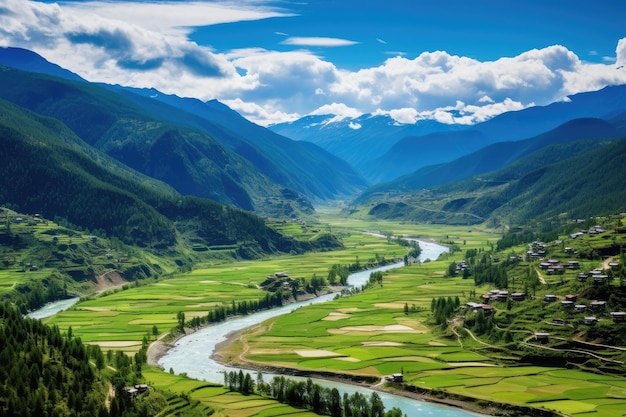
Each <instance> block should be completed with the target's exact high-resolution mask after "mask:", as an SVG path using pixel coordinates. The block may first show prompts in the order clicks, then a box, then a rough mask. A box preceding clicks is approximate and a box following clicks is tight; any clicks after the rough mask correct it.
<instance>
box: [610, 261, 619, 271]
mask: <svg viewBox="0 0 626 417" xmlns="http://www.w3.org/2000/svg"><path fill="white" fill-rule="evenodd" d="M609 268H611V269H612V270H613V271H615V270H616V269H618V268H619V263H618V262H609Z"/></svg>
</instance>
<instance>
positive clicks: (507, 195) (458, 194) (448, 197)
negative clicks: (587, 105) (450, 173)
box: [368, 139, 626, 229]
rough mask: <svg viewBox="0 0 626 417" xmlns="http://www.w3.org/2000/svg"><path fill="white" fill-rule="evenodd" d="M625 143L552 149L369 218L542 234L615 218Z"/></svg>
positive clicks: (402, 199) (397, 202)
mask: <svg viewBox="0 0 626 417" xmlns="http://www.w3.org/2000/svg"><path fill="white" fill-rule="evenodd" d="M625 162H626V139H620V140H617V141H598V140H586V141H585V140H584V141H577V142H572V143H568V144H560V145H552V146H550V147H546V148H543V149H540V150H539V151H536V152H534V153H532V154H529V155H528V156H526V157H524V158H521V159H519V160H518V161H516V162H515V163H513V164H511V165H509V166H507V167H505V168H503V169H501V170H498V171H494V172H492V173H489V174H485V175H480V176H474V177H472V178H469V179H466V180H463V181H460V182H452V183H447V184H442V185H439V186H435V187H432V188H430V189H428V190H421V191H417V192H413V193H407V194H397V195H396V196H395V197H390V196H389V195H388V194H387V197H385V198H382V199H381V197H382V195H379V196H378V198H377V200H374V199H373V200H371V201H372V203H370V204H369V205H368V207H369V209H368V210H369V213H370V214H371V215H373V216H374V217H377V218H393V219H406V220H410V221H417V222H419V221H421V222H434V223H449V224H475V223H483V222H487V224H489V225H491V226H502V225H505V226H518V225H525V224H526V225H530V224H537V223H541V224H542V225H543V226H542V227H543V228H544V229H546V228H547V229H549V228H551V227H557V226H558V225H560V224H562V223H563V222H566V221H568V220H570V219H576V218H586V217H588V216H591V215H603V214H607V213H615V212H622V211H624V210H625V209H626V207H625V205H624V202H625V201H626V192H625V191H624V189H623V187H622V185H621V184H622V182H623V178H624V175H626V164H625Z"/></svg>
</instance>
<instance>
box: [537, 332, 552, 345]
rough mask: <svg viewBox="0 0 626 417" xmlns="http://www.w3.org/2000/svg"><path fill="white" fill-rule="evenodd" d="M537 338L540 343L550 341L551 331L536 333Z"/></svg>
mask: <svg viewBox="0 0 626 417" xmlns="http://www.w3.org/2000/svg"><path fill="white" fill-rule="evenodd" d="M535 340H536V341H537V342H539V343H548V341H549V340H550V333H535Z"/></svg>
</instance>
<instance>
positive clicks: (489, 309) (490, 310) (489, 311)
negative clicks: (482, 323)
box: [482, 304, 496, 316]
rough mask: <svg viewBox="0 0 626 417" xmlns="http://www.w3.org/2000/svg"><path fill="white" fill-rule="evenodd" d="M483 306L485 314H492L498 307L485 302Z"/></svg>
mask: <svg viewBox="0 0 626 417" xmlns="http://www.w3.org/2000/svg"><path fill="white" fill-rule="evenodd" d="M482 308H483V314H484V315H485V316H491V315H492V314H493V313H495V311H496V309H495V308H493V307H492V306H490V305H485V304H483V306H482Z"/></svg>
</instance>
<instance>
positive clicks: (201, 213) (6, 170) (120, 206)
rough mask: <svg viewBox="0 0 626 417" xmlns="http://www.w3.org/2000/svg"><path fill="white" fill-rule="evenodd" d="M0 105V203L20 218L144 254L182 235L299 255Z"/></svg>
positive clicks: (52, 123)
mask: <svg viewBox="0 0 626 417" xmlns="http://www.w3.org/2000/svg"><path fill="white" fill-rule="evenodd" d="M0 106H1V107H0V108H1V109H2V112H1V113H0V114H1V115H2V116H1V117H0V131H1V136H2V140H3V146H2V147H1V148H0V158H2V160H4V161H8V163H5V164H2V166H0V201H2V202H3V203H10V205H11V206H12V207H14V208H16V209H18V210H20V211H21V212H23V213H41V214H43V215H45V216H46V217H47V218H55V217H59V218H61V219H65V220H66V221H67V222H69V223H70V224H74V225H77V226H79V227H81V228H85V229H89V230H91V231H94V232H99V233H101V234H102V235H106V236H115V237H117V238H118V239H120V240H122V241H123V242H125V243H128V244H134V245H138V246H145V247H151V248H168V247H172V246H174V245H175V244H176V243H177V242H178V241H179V240H180V237H181V236H188V238H189V239H191V241H194V242H196V243H200V244H205V245H224V244H228V245H233V244H241V245H243V244H244V242H246V245H248V246H250V245H252V246H257V247H258V251H259V253H263V252H265V253H267V252H273V251H277V250H278V251H287V252H288V251H291V250H296V251H298V250H299V249H298V246H299V244H297V243H294V242H293V241H291V240H289V239H285V238H283V237H282V236H281V235H280V234H279V233H277V232H275V231H273V230H271V229H269V228H268V227H267V226H265V224H264V222H263V220H261V219H260V218H258V217H257V216H255V215H253V214H251V213H247V212H244V211H242V210H238V209H235V208H229V207H225V206H223V205H221V204H218V203H215V202H213V201H211V200H206V199H200V198H197V197H191V196H182V195H180V194H178V193H176V192H175V191H173V190H172V189H171V188H170V187H168V186H166V185H164V184H162V183H158V182H157V181H155V180H152V179H150V178H148V177H145V176H142V175H140V174H137V173H132V171H131V170H130V169H128V168H126V167H124V166H123V165H121V164H120V163H118V162H116V161H115V160H113V159H112V158H109V157H106V156H104V155H102V154H100V157H99V158H96V159H94V158H92V157H90V156H89V153H92V154H98V151H97V150H95V149H93V148H91V149H89V147H88V146H87V145H85V144H82V141H80V139H79V138H77V137H76V136H75V135H74V134H73V133H72V132H71V131H69V130H68V129H67V128H66V127H65V126H64V125H62V124H61V123H59V122H58V121H56V120H53V119H49V118H45V117H41V116H38V115H36V114H33V113H31V112H28V111H26V110H24V109H21V108H19V107H17V106H15V105H12V104H10V103H7V102H5V101H0ZM85 149H89V151H86V150H85ZM188 224H193V225H194V226H193V228H189V227H188V226H187V225H188ZM187 229H189V230H187ZM183 231H185V232H183ZM96 234H98V233H96ZM190 235H191V236H193V237H189V236H190ZM309 247H311V245H310V244H309ZM300 249H303V248H300ZM251 253H252V252H251Z"/></svg>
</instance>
